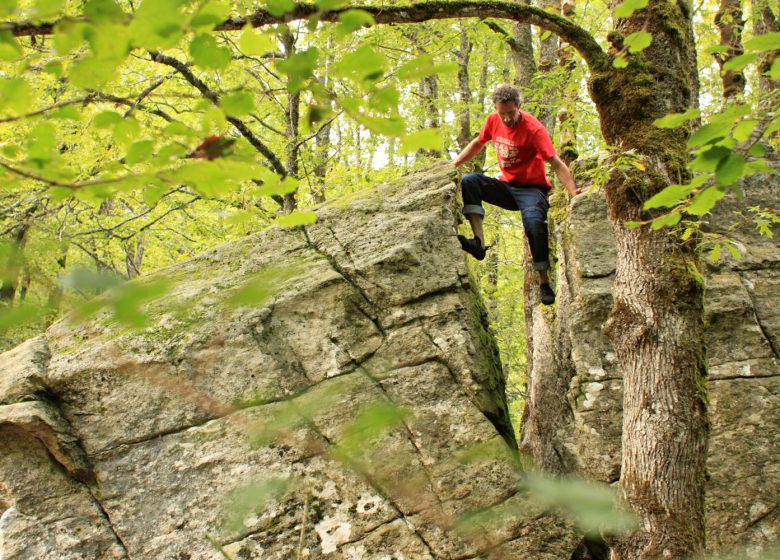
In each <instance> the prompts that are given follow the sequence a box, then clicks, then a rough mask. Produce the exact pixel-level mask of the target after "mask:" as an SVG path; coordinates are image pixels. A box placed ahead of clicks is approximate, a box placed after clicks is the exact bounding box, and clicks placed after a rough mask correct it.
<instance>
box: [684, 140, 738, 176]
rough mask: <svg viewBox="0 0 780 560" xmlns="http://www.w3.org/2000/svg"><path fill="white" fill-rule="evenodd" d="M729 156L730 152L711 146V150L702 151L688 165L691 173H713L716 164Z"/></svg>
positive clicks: (720, 147)
mask: <svg viewBox="0 0 780 560" xmlns="http://www.w3.org/2000/svg"><path fill="white" fill-rule="evenodd" d="M730 154H731V150H729V149H728V148H726V147H724V146H712V147H711V148H708V149H705V150H702V151H701V153H699V155H698V156H697V157H696V159H694V160H693V161H692V162H691V163H690V168H691V170H692V171H698V172H700V173H709V172H711V171H715V169H717V168H718V163H720V161H721V160H722V159H725V158H727V157H728V156H729V155H730Z"/></svg>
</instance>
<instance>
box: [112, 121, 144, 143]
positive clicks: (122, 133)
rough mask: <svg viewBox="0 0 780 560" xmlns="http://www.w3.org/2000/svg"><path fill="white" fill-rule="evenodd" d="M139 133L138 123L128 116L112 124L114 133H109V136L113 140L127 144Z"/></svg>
mask: <svg viewBox="0 0 780 560" xmlns="http://www.w3.org/2000/svg"><path fill="white" fill-rule="evenodd" d="M140 133H141V125H140V123H139V122H138V121H137V120H135V119H134V118H132V117H130V118H127V119H122V120H121V121H119V122H118V123H116V125H115V126H114V134H112V135H111V138H113V139H114V142H117V143H119V144H121V145H123V146H128V145H130V143H131V142H132V141H133V140H135V139H136V138H138V135H139V134H140Z"/></svg>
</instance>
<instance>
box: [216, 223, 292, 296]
mask: <svg viewBox="0 0 780 560" xmlns="http://www.w3.org/2000/svg"><path fill="white" fill-rule="evenodd" d="M291 215H293V214H291ZM305 270H306V269H305V267H304V266H303V265H301V264H292V265H290V264H287V265H271V266H266V267H264V268H263V269H262V270H260V271H259V272H257V273H256V274H254V275H252V276H251V277H250V278H249V279H248V280H247V281H246V282H244V283H243V284H242V285H241V286H239V287H237V288H235V289H234V290H232V291H231V293H230V294H229V295H228V297H227V298H226V299H225V305H226V306H228V307H244V306H252V307H262V306H264V305H265V304H266V302H267V301H268V300H269V299H270V298H271V297H273V296H275V295H276V294H277V293H279V292H280V291H281V290H282V289H283V288H284V287H285V285H286V284H288V283H289V282H290V281H291V280H293V279H295V278H297V277H299V276H300V275H301V274H303V273H304V272H305Z"/></svg>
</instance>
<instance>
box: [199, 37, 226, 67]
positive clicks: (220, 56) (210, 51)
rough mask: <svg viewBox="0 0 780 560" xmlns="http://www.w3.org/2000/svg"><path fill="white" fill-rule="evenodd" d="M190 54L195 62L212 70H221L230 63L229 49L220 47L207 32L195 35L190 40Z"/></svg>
mask: <svg viewBox="0 0 780 560" xmlns="http://www.w3.org/2000/svg"><path fill="white" fill-rule="evenodd" d="M190 54H191V55H192V60H194V61H195V64H197V65H198V66H201V67H203V68H210V69H212V70H223V69H225V68H226V67H227V65H228V64H230V59H231V55H230V49H227V48H224V47H220V46H219V45H218V44H217V40H216V39H215V38H214V36H213V35H211V34H209V33H201V34H200V35H196V36H195V37H194V38H193V39H192V42H190Z"/></svg>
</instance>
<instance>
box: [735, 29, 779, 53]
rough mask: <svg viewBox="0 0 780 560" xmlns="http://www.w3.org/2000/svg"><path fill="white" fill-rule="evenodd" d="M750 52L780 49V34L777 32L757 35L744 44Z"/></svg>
mask: <svg viewBox="0 0 780 560" xmlns="http://www.w3.org/2000/svg"><path fill="white" fill-rule="evenodd" d="M743 46H744V47H745V49H747V50H749V51H759V52H761V51H771V50H775V49H780V33H779V32H777V31H775V32H772V33H766V34H764V35H756V36H755V37H752V38H751V39H748V40H747V41H745V42H744V43H743Z"/></svg>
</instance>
